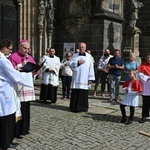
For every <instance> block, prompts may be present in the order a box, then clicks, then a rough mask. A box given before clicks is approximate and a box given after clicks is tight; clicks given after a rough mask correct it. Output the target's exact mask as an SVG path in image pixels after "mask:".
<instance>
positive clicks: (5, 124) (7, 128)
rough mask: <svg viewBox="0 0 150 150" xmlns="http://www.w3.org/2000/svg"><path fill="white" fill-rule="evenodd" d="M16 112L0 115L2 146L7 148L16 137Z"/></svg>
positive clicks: (0, 145) (0, 144)
mask: <svg viewBox="0 0 150 150" xmlns="http://www.w3.org/2000/svg"><path fill="white" fill-rule="evenodd" d="M14 125H15V113H14V114H11V115H8V116H4V117H0V148H2V149H7V148H9V146H10V144H11V143H12V142H13V139H14Z"/></svg>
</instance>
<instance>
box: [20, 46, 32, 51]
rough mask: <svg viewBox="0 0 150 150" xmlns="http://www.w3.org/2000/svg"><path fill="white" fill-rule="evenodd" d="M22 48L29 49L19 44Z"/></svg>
mask: <svg viewBox="0 0 150 150" xmlns="http://www.w3.org/2000/svg"><path fill="white" fill-rule="evenodd" d="M21 47H22V48H24V49H25V50H30V48H27V47H24V46H22V45H21Z"/></svg>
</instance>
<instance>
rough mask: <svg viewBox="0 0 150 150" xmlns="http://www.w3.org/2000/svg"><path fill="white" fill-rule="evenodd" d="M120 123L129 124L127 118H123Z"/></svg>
mask: <svg viewBox="0 0 150 150" xmlns="http://www.w3.org/2000/svg"><path fill="white" fill-rule="evenodd" d="M119 122H120V123H125V122H127V117H122V119H121V121H119Z"/></svg>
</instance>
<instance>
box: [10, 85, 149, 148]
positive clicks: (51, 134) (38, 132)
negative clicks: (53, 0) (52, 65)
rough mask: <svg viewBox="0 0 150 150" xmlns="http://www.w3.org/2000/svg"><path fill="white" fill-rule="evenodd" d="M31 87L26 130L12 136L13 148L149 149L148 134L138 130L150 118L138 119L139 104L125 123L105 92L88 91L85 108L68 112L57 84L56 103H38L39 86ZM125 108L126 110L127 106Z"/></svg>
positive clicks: (66, 101)
mask: <svg viewBox="0 0 150 150" xmlns="http://www.w3.org/2000/svg"><path fill="white" fill-rule="evenodd" d="M35 89H36V98H37V101H36V102H32V103H31V129H30V134H28V135H26V136H24V138H23V139H15V140H14V142H17V143H19V145H18V146H17V148H16V149H17V150H149V149H150V137H148V136H144V135H141V134H139V133H138V131H144V132H147V133H150V119H148V121H147V122H145V123H144V124H140V123H138V121H139V118H140V116H141V107H138V108H136V113H135V119H134V121H133V123H132V124H131V125H125V124H121V123H119V120H120V119H121V114H120V110H119V103H118V102H112V103H110V102H108V97H107V96H106V97H101V96H99V95H98V96H97V97H93V96H92V94H93V91H89V105H90V109H89V111H88V112H82V113H72V112H70V111H69V109H68V106H69V100H68V99H64V100H61V96H62V95H61V87H60V86H59V91H58V101H57V103H56V104H43V103H41V102H40V101H39V92H40V87H39V86H35ZM126 110H127V113H128V114H129V111H128V110H129V108H128V107H127V108H126ZM9 150H11V149H9ZM12 150H13V149H12Z"/></svg>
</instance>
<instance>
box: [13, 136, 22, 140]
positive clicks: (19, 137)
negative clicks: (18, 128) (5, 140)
mask: <svg viewBox="0 0 150 150" xmlns="http://www.w3.org/2000/svg"><path fill="white" fill-rule="evenodd" d="M15 138H17V139H22V138H23V137H22V136H15Z"/></svg>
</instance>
